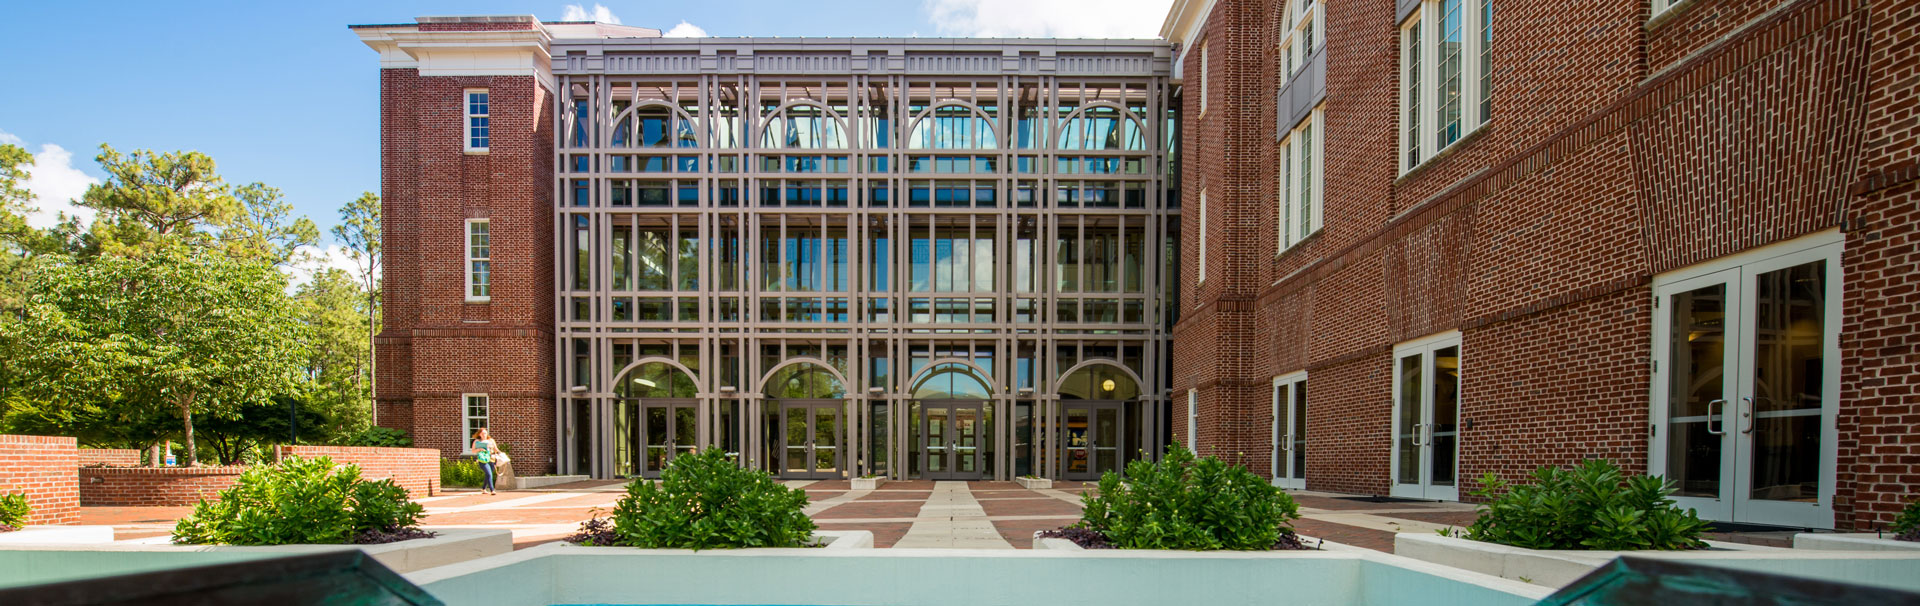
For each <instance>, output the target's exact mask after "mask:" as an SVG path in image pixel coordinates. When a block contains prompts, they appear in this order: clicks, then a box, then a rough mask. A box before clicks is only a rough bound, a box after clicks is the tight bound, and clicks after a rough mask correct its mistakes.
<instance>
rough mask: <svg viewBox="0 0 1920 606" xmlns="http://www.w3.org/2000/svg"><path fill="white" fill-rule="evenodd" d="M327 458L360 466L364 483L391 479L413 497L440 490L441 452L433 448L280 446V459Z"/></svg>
mask: <svg viewBox="0 0 1920 606" xmlns="http://www.w3.org/2000/svg"><path fill="white" fill-rule="evenodd" d="M288 455H298V456H301V457H304V458H314V457H327V458H330V459H333V462H335V463H353V464H355V465H359V466H360V477H361V478H363V479H367V480H380V479H385V478H393V482H394V483H395V484H399V485H400V487H401V488H405V489H407V494H409V495H412V496H413V498H416V499H418V498H421V497H429V496H433V494H434V493H437V492H439V491H440V451H439V450H436V449H432V448H372V447H359V446H281V447H280V456H283V457H284V456H288Z"/></svg>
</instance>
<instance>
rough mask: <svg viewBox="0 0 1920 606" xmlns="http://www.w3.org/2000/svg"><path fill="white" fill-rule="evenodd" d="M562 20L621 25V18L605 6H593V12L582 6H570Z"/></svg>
mask: <svg viewBox="0 0 1920 606" xmlns="http://www.w3.org/2000/svg"><path fill="white" fill-rule="evenodd" d="M560 20H561V21H598V22H601V23H619V22H620V17H618V16H616V15H614V14H613V9H610V8H607V7H606V6H605V5H601V4H595V5H593V10H591V11H589V10H587V7H585V6H582V5H579V4H569V5H567V11H566V15H565V16H562V17H561V18H560Z"/></svg>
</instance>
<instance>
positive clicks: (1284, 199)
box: [1274, 107, 1326, 253]
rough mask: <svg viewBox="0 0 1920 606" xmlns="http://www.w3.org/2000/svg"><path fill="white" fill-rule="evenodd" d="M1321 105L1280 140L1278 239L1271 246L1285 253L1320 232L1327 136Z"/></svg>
mask: <svg viewBox="0 0 1920 606" xmlns="http://www.w3.org/2000/svg"><path fill="white" fill-rule="evenodd" d="M1320 119H1321V108H1320V107H1315V108H1313V112H1311V113H1309V114H1308V115H1307V119H1305V120H1301V121H1300V124H1298V125H1296V126H1294V127H1293V130H1292V131H1290V132H1288V133H1287V136H1286V138H1284V139H1281V140H1280V151H1279V160H1280V170H1279V176H1280V183H1279V185H1280V187H1279V190H1280V198H1279V200H1278V201H1277V202H1278V205H1279V209H1278V212H1277V213H1276V214H1277V219H1278V221H1275V223H1276V224H1277V226H1278V230H1277V232H1278V235H1279V241H1278V246H1277V247H1276V248H1275V249H1274V250H1275V251H1276V252H1279V253H1284V252H1286V251H1287V249H1289V248H1292V247H1293V245H1295V244H1299V243H1300V241H1301V240H1305V239H1307V236H1311V235H1313V234H1314V232H1317V231H1320V221H1321V215H1322V210H1321V201H1322V200H1324V199H1325V194H1323V193H1322V192H1321V190H1322V189H1323V188H1322V187H1321V183H1322V175H1323V174H1324V172H1325V171H1324V170H1323V169H1322V166H1323V165H1325V164H1326V163H1325V162H1322V161H1321V159H1320V158H1321V152H1322V151H1323V150H1324V147H1325V146H1324V141H1325V140H1326V135H1325V134H1324V133H1323V132H1322V131H1323V130H1324V129H1323V128H1321V125H1320Z"/></svg>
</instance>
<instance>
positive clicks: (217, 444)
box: [194, 396, 334, 465]
mask: <svg viewBox="0 0 1920 606" xmlns="http://www.w3.org/2000/svg"><path fill="white" fill-rule="evenodd" d="M296 422H297V423H299V434H300V441H301V442H308V443H314V442H326V441H329V440H330V439H332V438H333V437H334V434H333V432H332V420H331V419H329V418H328V417H327V415H326V413H325V412H324V411H322V410H320V408H319V407H317V406H315V405H313V404H312V403H310V402H307V401H303V400H302V399H300V398H295V397H291V396H279V397H276V398H273V399H271V400H265V401H259V402H248V403H246V404H243V405H241V406H240V407H239V409H238V410H236V411H234V414H233V415H231V416H224V417H205V418H202V419H200V421H199V422H198V423H195V424H194V431H195V433H197V434H199V436H200V439H201V442H200V443H201V444H202V445H204V446H206V447H207V450H209V451H211V452H212V454H213V458H214V461H216V462H218V463H220V464H222V465H239V464H244V463H252V462H257V461H255V460H250V459H249V456H248V455H249V454H250V453H255V452H257V451H258V450H259V449H260V448H262V447H265V446H268V445H270V444H279V443H283V442H287V441H289V440H291V439H292V436H293V433H294V429H295V427H294V423H296Z"/></svg>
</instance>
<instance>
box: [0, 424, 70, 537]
mask: <svg viewBox="0 0 1920 606" xmlns="http://www.w3.org/2000/svg"><path fill="white" fill-rule="evenodd" d="M79 450H80V449H79V445H78V444H77V443H75V441H74V439H73V438H66V437H51V436H16V435H0V493H7V494H13V493H26V495H27V502H28V503H29V504H31V505H32V506H33V515H32V516H30V517H28V518H27V524H29V525H36V524H79V523H80V486H79V478H78V476H76V475H74V472H73V470H74V469H76V468H78V467H79V466H80V455H79Z"/></svg>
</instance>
